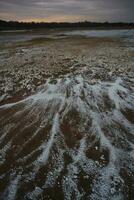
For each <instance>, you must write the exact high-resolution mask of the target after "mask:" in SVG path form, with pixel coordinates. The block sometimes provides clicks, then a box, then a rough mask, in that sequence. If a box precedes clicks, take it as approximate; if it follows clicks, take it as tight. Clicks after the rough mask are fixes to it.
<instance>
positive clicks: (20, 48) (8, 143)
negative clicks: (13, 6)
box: [0, 35, 134, 200]
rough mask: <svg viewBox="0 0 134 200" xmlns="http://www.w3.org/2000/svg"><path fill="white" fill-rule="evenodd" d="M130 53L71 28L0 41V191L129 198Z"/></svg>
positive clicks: (133, 71)
mask: <svg viewBox="0 0 134 200" xmlns="http://www.w3.org/2000/svg"><path fill="white" fill-rule="evenodd" d="M133 55H134V51H133V50H132V49H131V48H129V46H128V44H127V43H126V41H124V40H123V39H119V38H108V37H101V38H98V37H94V38H92V37H91V38H90V37H88V38H87V37H83V36H79V35H78V36H70V37H67V38H52V39H49V40H47V39H44V38H39V39H33V40H31V41H23V42H22V41H21V42H16V43H8V44H5V45H3V46H2V47H1V48H0V159H1V160H0V198H2V199H4V200H7V199H8V200H15V199H28V200H30V199H35V200H36V199H44V200H46V199H52V200H54V199H56V200H57V199H61V200H62V199H65V200H71V199H72V198H74V199H77V200H81V199H91V200H107V199H109V200H115V199H120V200H131V199H133V192H134V185H133V183H134V156H133V153H134V134H133V129H134V124H133V123H134V121H133V119H134V59H133Z"/></svg>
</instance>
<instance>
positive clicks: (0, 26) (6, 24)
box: [0, 20, 134, 30]
mask: <svg viewBox="0 0 134 200" xmlns="http://www.w3.org/2000/svg"><path fill="white" fill-rule="evenodd" d="M103 27H104V28H105V27H106V28H134V23H123V22H118V23H109V22H103V23H100V22H88V21H85V22H75V23H69V22H60V23H58V22H52V23H47V22H39V23H36V22H18V21H4V20H0V30H22V29H44V28H103Z"/></svg>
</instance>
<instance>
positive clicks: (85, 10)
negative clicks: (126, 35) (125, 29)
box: [0, 0, 134, 22]
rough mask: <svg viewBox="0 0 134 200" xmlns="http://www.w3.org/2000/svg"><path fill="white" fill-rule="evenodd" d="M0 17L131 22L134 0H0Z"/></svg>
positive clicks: (34, 19) (133, 20) (4, 18)
mask: <svg viewBox="0 0 134 200" xmlns="http://www.w3.org/2000/svg"><path fill="white" fill-rule="evenodd" d="M0 19H2V20H17V21H35V22H42V21H43V22H76V21H85V20H87V21H96V22H104V21H109V22H118V21H122V22H134V0H38V1H37V0H0Z"/></svg>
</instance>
